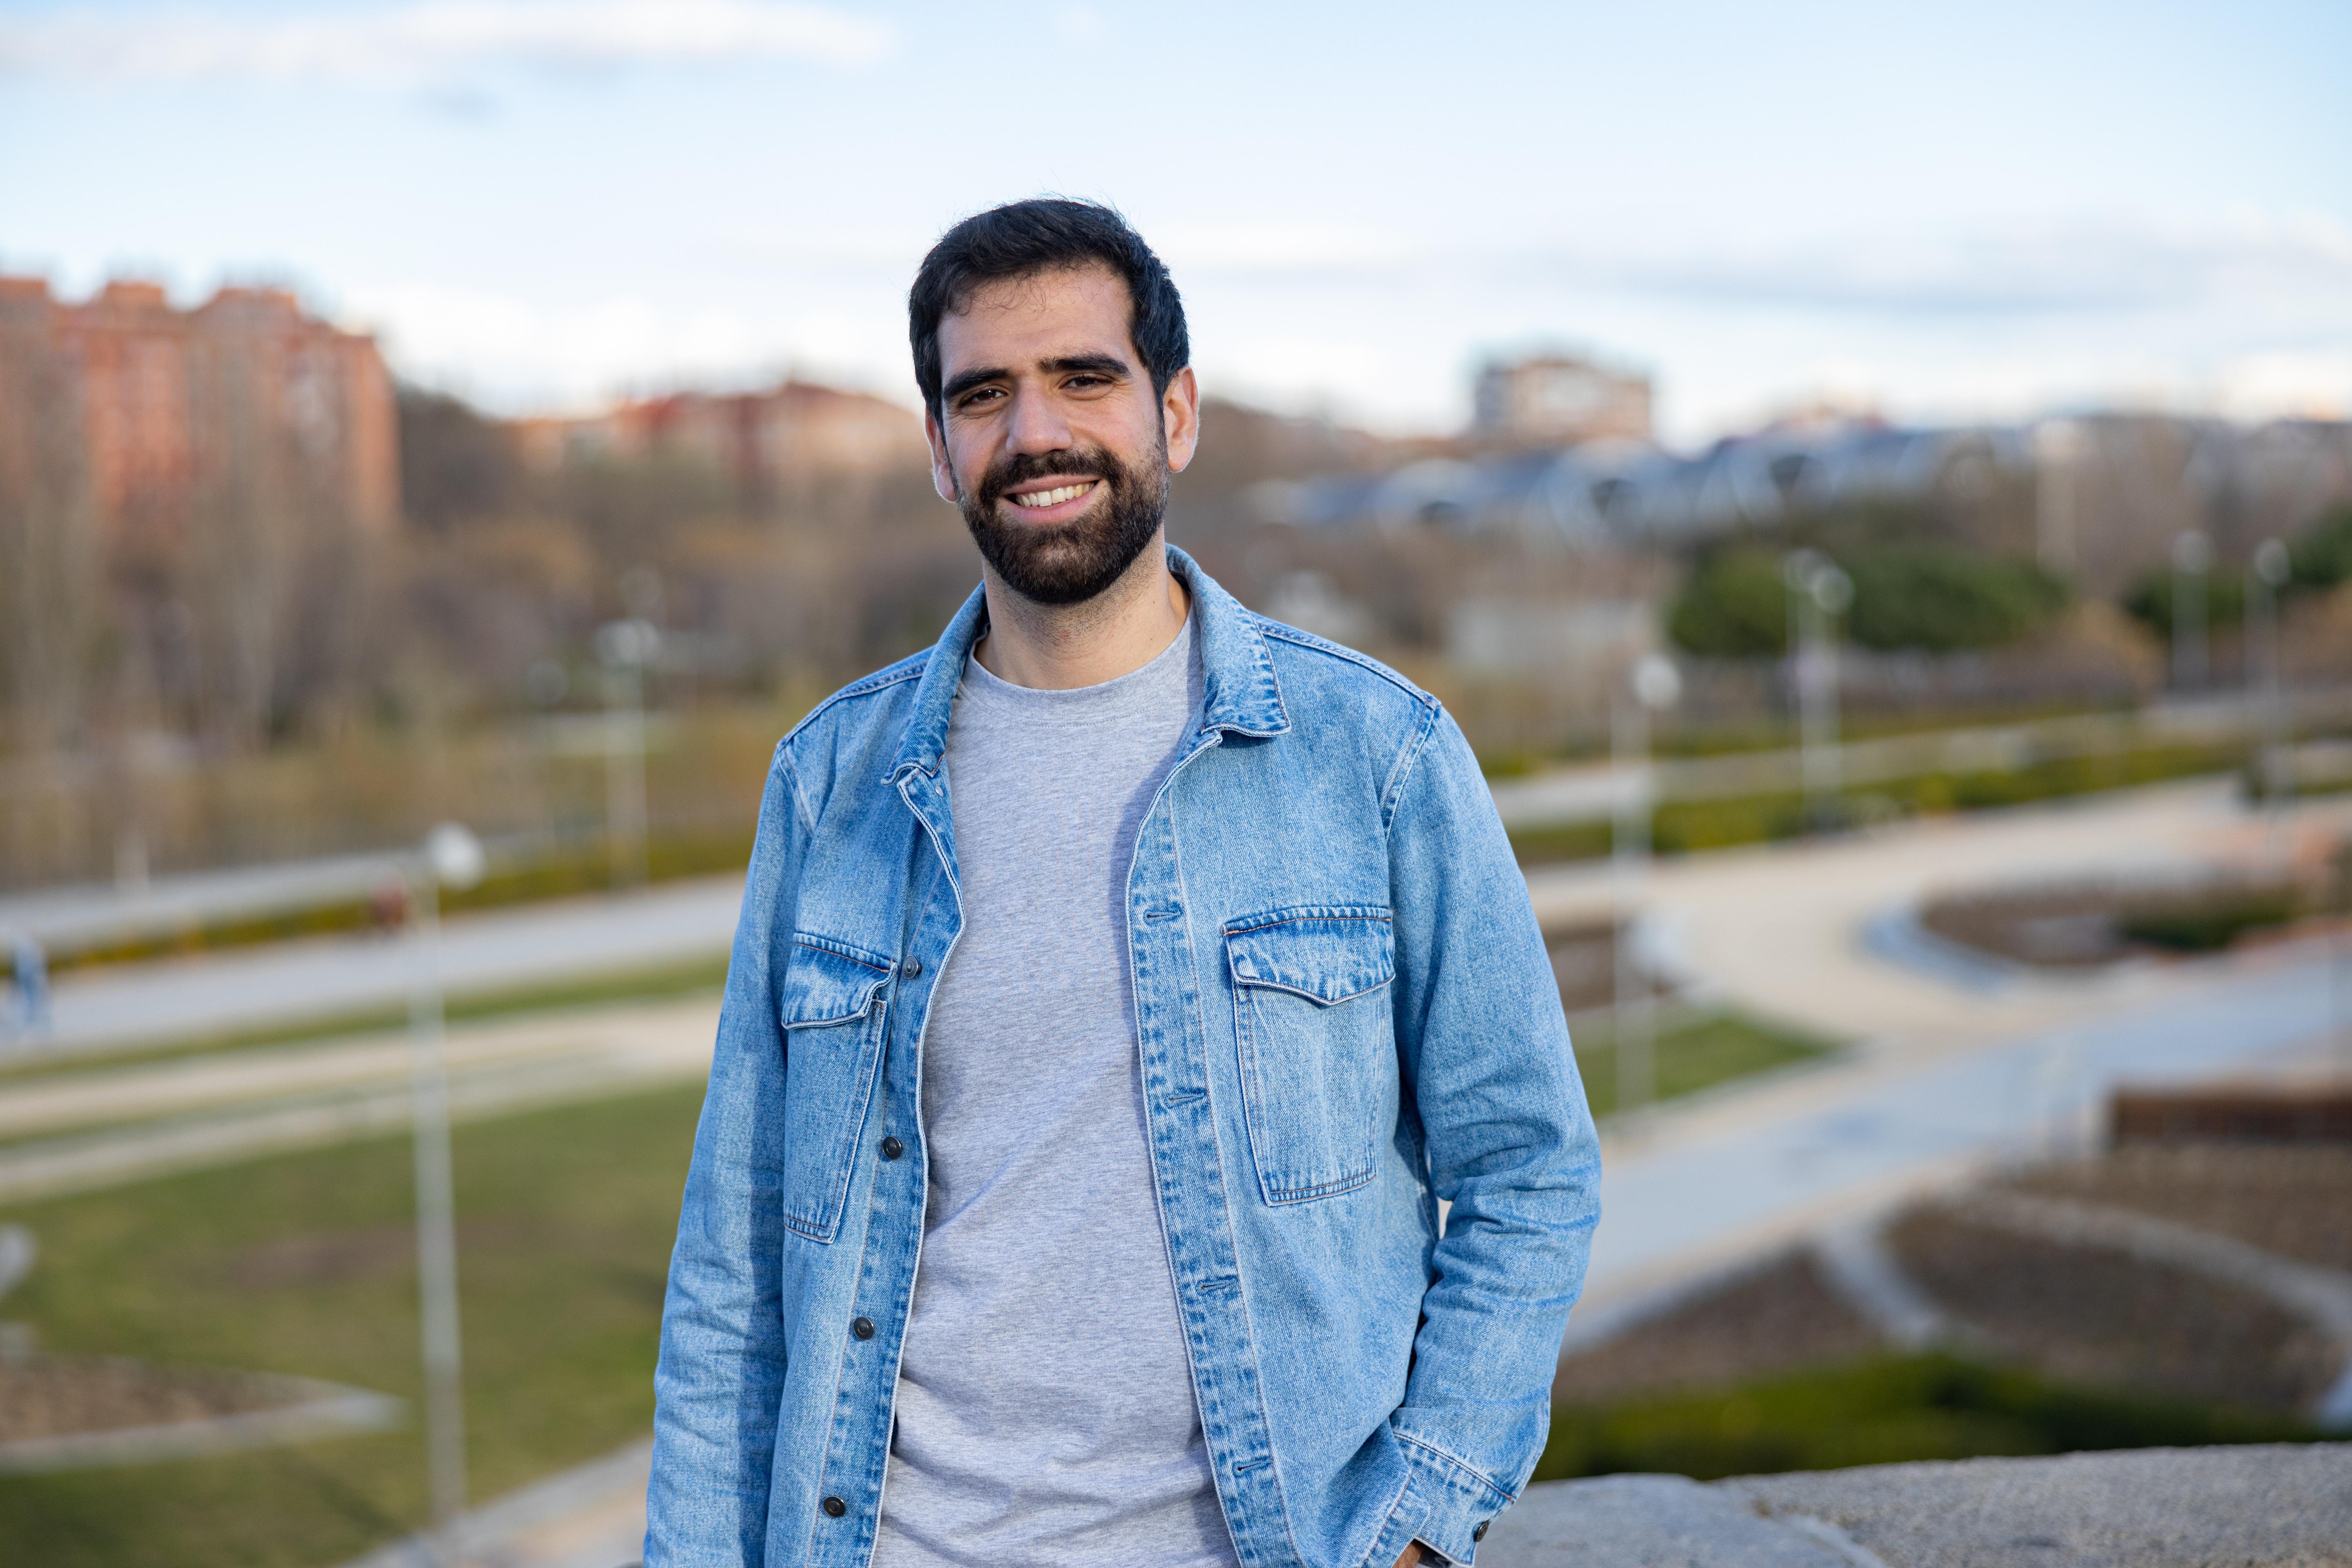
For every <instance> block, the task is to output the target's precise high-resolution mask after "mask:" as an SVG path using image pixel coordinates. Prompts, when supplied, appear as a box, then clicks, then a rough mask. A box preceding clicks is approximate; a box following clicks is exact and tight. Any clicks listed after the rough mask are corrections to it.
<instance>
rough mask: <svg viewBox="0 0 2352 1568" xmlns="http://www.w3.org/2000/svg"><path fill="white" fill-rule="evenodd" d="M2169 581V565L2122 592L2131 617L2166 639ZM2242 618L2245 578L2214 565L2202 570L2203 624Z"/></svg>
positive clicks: (2169, 616) (2235, 621)
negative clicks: (2203, 574) (2206, 570)
mask: <svg viewBox="0 0 2352 1568" xmlns="http://www.w3.org/2000/svg"><path fill="white" fill-rule="evenodd" d="M2172 605H2173V582H2172V571H2171V569H2170V568H2169V567H2159V568H2158V569H2157V570H2155V571H2153V572H2150V573H2148V574H2147V575H2146V576H2144V577H2142V578H2141V579H2140V580H2139V581H2138V582H2137V583H2136V584H2133V585H2132V590H2131V592H2130V593H2128V594H2126V595H2124V609H2125V610H2126V612H2127V613H2128V614H2129V615H2130V616H2131V617H2132V618H2133V619H2134V620H2136V621H2138V622H2140V623H2141V624H2142V625H2144V626H2147V629H2148V630H2150V631H2152V632H2154V633H2155V634H2156V635H2157V636H2158V637H2162V638H2163V639H2164V640H2165V641H2166V642H2170V641H2171V640H2172ZM2245 618H2246V579H2245V574H2243V573H2241V572H2237V571H2234V570H2231V569H2228V568H2222V567H2216V568H2215V569H2214V570H2212V571H2210V572H2208V573H2207V574H2205V625H2206V626H2208V627H2214V626H2236V625H2237V624H2238V623H2239V622H2240V621H2242V620H2244V619H2245Z"/></svg>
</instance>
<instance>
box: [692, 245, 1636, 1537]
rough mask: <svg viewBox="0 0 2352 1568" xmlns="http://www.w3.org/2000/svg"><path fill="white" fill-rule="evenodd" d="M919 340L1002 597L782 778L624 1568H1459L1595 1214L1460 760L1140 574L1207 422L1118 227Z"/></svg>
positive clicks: (837, 716)
mask: <svg viewBox="0 0 2352 1568" xmlns="http://www.w3.org/2000/svg"><path fill="white" fill-rule="evenodd" d="M909 316H910V325H911V331H912V337H913V343H914V354H915V378H916V382H917V384H918V385H919V388H920V390H921V393H922V397H923V405H924V409H925V428H926V430H927V431H928V433H929V439H930V447H931V467H932V474H933V478H934V480H935V482H936V483H937V485H938V487H939V490H940V495H941V496H942V497H944V498H946V499H947V500H950V501H953V502H954V503H955V504H956V505H957V506H959V507H960V508H961V510H962V512H963V516H964V521H966V522H967V523H968V524H969V525H970V526H971V533H972V537H973V539H974V540H975V541H976V542H978V544H979V547H980V555H981V565H982V583H981V586H980V588H979V589H978V591H976V592H975V593H973V595H971V599H970V600H969V601H968V602H966V604H965V605H964V606H963V608H962V610H961V612H959V613H958V614H957V616H956V617H955V618H954V620H953V621H951V622H950V624H949V626H948V628H947V630H946V632H945V633H944V634H943V635H942V636H941V637H940V641H939V643H938V645H937V646H936V647H933V648H931V649H929V651H928V652H925V653H922V654H919V655H917V656H916V657H914V658H909V659H908V660H906V661H905V662H903V663H901V664H898V665H895V666H893V667H891V668H888V669H886V670H883V671H881V672H880V673H879V674H877V675H874V676H870V677H868V678H867V679H864V680H861V681H858V682H857V683H856V684H855V685H852V686H849V687H846V688H845V689H842V690H841V691H839V692H837V693H835V695H834V696H833V697H831V698H829V699H827V700H825V701H824V702H823V703H821V704H819V705H818V707H817V708H816V709H815V710H814V711H813V712H812V713H811V714H810V715H809V716H808V718H807V719H805V720H804V721H802V723H801V724H800V726H799V727H798V728H797V729H795V730H794V731H793V732H792V733H791V734H789V735H787V736H786V737H784V740H783V742H782V744H780V745H779V746H778V747H777V750H776V754H775V761H774V764H773V767H772V771H771V773H770V775H769V778H768V786H767V794H766V797H765V801H764V803H763V805H762V806H761V821H760V832H759V839H758V843H757V847H755V848H754V850H753V852H752V859H751V875H750V881H749V885H748V886H747V888H746V889H745V891H744V901H743V913H742V919H741V923H740V926H739V927H738V930H737V934H736V941H735V951H734V958H733V962H732V963H731V965H730V969H729V973H728V980H727V998H726V1004H725V1008H724V1011H723V1013H722V1015H721V1017H720V1020H719V1042H718V1052H717V1057H716V1059H715V1061H714V1062H713V1065H712V1069H711V1078H710V1088H709V1097H708V1099H707V1100H706V1101H705V1103H704V1108H703V1113H702V1123H701V1129H700V1131H699V1133H698V1137H697V1140H696V1144H695V1152H694V1163H693V1170H692V1173H691V1175H690V1176H689V1177H688V1183H687V1190H686V1199H685V1206H684V1212H683V1214H682V1215H681V1217H680V1220H679V1225H678V1239H677V1252H676V1255H675V1258H674V1259H673V1261H672V1264H671V1268H670V1277H669V1295H668V1301H667V1308H666V1310H665V1313H664V1319H663V1326H662V1348H661V1363H660V1367H659V1371H658V1372H657V1373H656V1395H657V1407H656V1423H655V1425H656V1444H655V1450H654V1473H653V1485H652V1489H651V1493H650V1498H649V1506H648V1530H647V1533H646V1564H647V1568H718V1565H719V1564H727V1565H730V1568H733V1565H739V1564H746V1565H748V1564H761V1563H794V1564H800V1563H809V1564H815V1565H818V1568H835V1565H838V1568H867V1565H868V1564H872V1565H873V1568H942V1565H947V1564H957V1565H971V1568H983V1565H985V1568H1016V1565H1017V1568H1212V1565H1216V1568H1223V1565H1229V1564H1247V1565H1249V1568H1389V1565H1390V1564H1391V1563H1395V1564H1410V1563H1415V1562H1445V1563H1470V1562H1471V1561H1472V1560H1473V1559H1474V1557H1475V1554H1476V1550H1477V1542H1479V1540H1480V1539H1481V1538H1483V1537H1484V1536H1485V1534H1486V1526H1487V1523H1488V1521H1491V1520H1492V1519H1493V1518H1494V1517H1495V1515H1496V1514H1497V1513H1498V1512H1500V1511H1501V1510H1503V1509H1504V1508H1505V1507H1506V1506H1507V1505H1508V1504H1509V1503H1510V1502H1511V1500H1512V1499H1513V1498H1514V1497H1515V1496H1516V1495H1517V1492H1518V1490H1519V1489H1520V1487H1521V1486H1522V1485H1523V1484H1524V1483H1525V1481H1526V1479H1527V1477H1528V1472H1529V1471H1530V1470H1531V1469H1532V1468H1534V1466H1535V1462H1536V1458H1537V1456H1538V1454H1539V1453H1540V1451H1541V1450H1542V1447H1543V1441H1544V1435H1545V1431H1546V1428H1547V1425H1548V1422H1549V1415H1550V1404H1549V1393H1550V1383H1551V1375H1552V1369H1553V1365H1554V1360H1555V1356H1556V1353H1557V1352H1558V1349H1559V1342H1560V1336H1561V1333H1562V1331H1563V1330H1564V1329H1565V1327H1566V1325H1567V1320H1568V1313H1569V1309H1570V1306H1571V1304H1572V1303H1573V1302H1574V1300H1575V1299H1576V1295H1577V1292H1578V1290H1579V1289H1580V1286H1581V1284H1582V1280H1583V1275H1584V1266H1585V1258H1586V1253H1587V1249H1588V1247H1589V1244H1590V1240H1591V1230H1592V1226H1593V1224H1594V1221H1595V1219H1596V1217H1597V1214H1598V1208H1597V1200H1596V1194H1597V1189H1598V1183H1599V1174H1600V1166H1599V1159H1598V1154H1597V1148H1598V1145H1597V1141H1596V1139H1595V1137H1594V1133H1593V1128H1592V1121H1591V1114H1590V1112H1589V1111H1588V1110H1587V1108H1586V1105H1585V1100H1584V1093H1583V1088H1582V1085H1581V1084H1580V1082H1579V1080H1578V1078H1577V1073H1576V1063H1575V1058H1574V1057H1573V1055H1572V1054H1571V1053H1570V1047H1569V1040H1568V1030H1567V1026H1566V1023H1565V1021H1564V1020H1563V1018H1562V1016H1561V1014H1560V1005H1559V991H1558V989H1557V987H1556V985H1555V984H1554V982H1553V979H1552V973H1551V968H1550V965H1549V962H1548V961H1547V958H1546V955H1545V952H1544V946H1543V942H1542V940H1541V938H1540V936H1539V935H1538V931H1537V928H1536V922H1535V919H1534V916H1533V914H1532V912H1531V911H1530V910H1529V908H1528V896H1527V889H1526V886H1525V884H1524V883H1523V882H1522V881H1521V879H1520V878H1519V874H1518V870H1517V867H1516V865H1515V864H1514V862H1513V859H1512V856H1511V851H1510V846H1509V844H1508V842H1507V839H1506V838H1505V837H1504V835H1503V830H1502V827H1501V825H1500V824H1499V823H1498V822H1497V820H1496V816H1495V809H1494V805H1493V804H1492V802H1491V800H1490V799H1489V797H1488V795H1487V793H1486V786H1485V784H1484V783H1483V782H1482V780H1481V778H1480V775H1479V771H1478V766H1477V763H1476V762H1475V759H1474V758H1473V757H1472V755H1471V752H1470V748H1469V746H1468V745H1467V743H1466V742H1465V741H1464V740H1463V737H1462V733H1461V731H1459V730H1458V729H1457V728H1456V727H1455V726H1454V721H1452V720H1451V719H1450V718H1449V717H1448V716H1447V715H1446V713H1445V711H1444V709H1443V708H1441V707H1440V706H1439V705H1438V703H1437V701H1436V700H1434V699H1433V698H1432V697H1430V696H1429V695H1428V694H1427V693H1425V692H1423V691H1422V690H1420V689H1417V688H1415V687H1414V686H1413V685H1412V683H1411V682H1409V681H1407V680H1405V679H1403V678H1402V677H1401V676H1399V675H1397V674H1396V673H1394V672H1393V671H1391V670H1389V669H1387V668H1383V667H1382V666H1381V665H1379V664H1376V663H1374V662H1373V661H1372V660H1370V659H1369V658H1364V657H1362V656H1361V655H1360V654H1356V653H1354V652H1351V651H1349V649H1347V648H1344V647H1338V646H1336V645H1334V644H1332V643H1328V642H1326V641H1324V640H1322V639H1321V638H1319V637H1310V636H1308V635H1307V634H1306V633H1304V632H1300V631H1297V630H1294V629H1292V628H1291V627H1288V626H1280V625H1277V624H1276V623H1275V622H1272V621H1269V620H1266V619H1265V618H1264V617H1263V616H1256V615H1253V614H1252V613H1251V612H1249V611H1248V610H1246V609H1244V607H1243V606H1242V605H1240V604H1239V603H1238V602H1237V601H1235V600H1234V598H1233V597H1232V596H1231V595H1228V594H1226V593H1225V592H1224V590H1223V589H1222V588H1220V587H1218V586H1217V584H1215V583H1213V582H1212V581H1211V580H1210V579H1209V577H1208V576H1207V574H1204V573H1203V572H1202V570H1201V569H1200V567H1199V566H1197V565H1196V564H1194V563H1193V562H1192V560H1191V559H1190V558H1189V557H1187V556H1186V555H1185V554H1184V553H1183V552H1181V551H1178V550H1175V549H1172V548H1170V547H1169V546H1168V544H1167V542H1166V540H1165V537H1164V533H1163V531H1162V526H1161V514H1162V512H1163V510H1164V508H1165V505H1166V501H1167V497H1168V488H1169V480H1170V477H1171V475H1173V474H1175V473H1178V472H1181V470H1182V469H1183V468H1184V467H1185V465H1186V464H1187V463H1189V462H1190V461H1191V460H1192V453H1193V448H1194V446H1195V444H1196V442H1197V441H1198V438H1199V435H1200V404H1199V393H1198V390H1197V387H1196V384H1195V381H1194V378H1193V374H1192V369H1191V368H1190V363H1189V360H1190V352H1189V343H1188V339H1187V333H1186V329H1185V324H1184V315H1183V307H1182V304H1181V300H1179V299H1178V296H1177V292H1176V289H1175V286H1174V284H1173V283H1172V282H1171V280H1170V279H1169V277H1168V273H1167V270H1166V268H1163V267H1162V266H1161V265H1160V260H1159V258H1157V257H1155V256H1154V255H1153V254H1152V252H1151V250H1150V247H1148V246H1146V245H1145V244H1144V243H1143V241H1142V239H1141V238H1140V237H1138V236H1137V235H1136V234H1135V233H1134V231H1133V230H1131V229H1130V228H1129V226H1127V224H1126V223H1125V222H1124V221H1123V220H1122V219H1121V218H1120V217H1119V216H1118V215H1117V214H1116V213H1114V212H1112V211H1110V210H1109V209H1108V208H1105V207H1101V206H1097V205H1092V204H1088V203H1081V202H1068V201H1045V200H1041V201H1027V202H1018V203H1014V204H1013V205H1009V206H1003V207H998V208H996V209H994V210H993V211H990V212H986V213H982V214H981V215H980V216H976V217H972V218H969V219H967V220H965V221H964V222H962V223H961V224H958V225H957V226H955V227H954V228H952V229H950V230H949V231H948V233H947V235H946V236H945V237H942V238H941V239H940V242H939V244H938V246H937V247H934V248H933V249H932V250H931V252H930V254H929V256H927V257H926V258H924V261H923V264H922V268H921V270H920V272H919V274H918V275H917V277H916V279H915V283H914V288H913V289H912V291H911V294H910V297H909ZM1441 1216H1443V1217H1441Z"/></svg>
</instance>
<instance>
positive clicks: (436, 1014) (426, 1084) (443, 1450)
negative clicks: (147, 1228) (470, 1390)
mask: <svg viewBox="0 0 2352 1568" xmlns="http://www.w3.org/2000/svg"><path fill="white" fill-rule="evenodd" d="M482 871H483V856H482V846H481V843H480V841H479V840H478V839H476V838H475V837H474V836H473V835H472V834H471V833H469V832H467V830H466V829H465V828H463V827H461V826H458V825H457V824H456V823H454V822H445V823H442V824H441V825H440V826H437V827H436V828H434V829H433V831H432V832H431V833H428V834H427V835H425V844H424V847H423V848H422V849H421V851H420V852H419V853H418V854H417V855H416V856H415V858H414V859H413V860H412V862H411V864H410V866H409V877H408V880H409V896H410V901H409V925H410V931H411V934H412V939H413V942H414V943H415V963H414V965H413V967H412V969H411V978H410V990H409V1002H408V1026H409V1042H410V1073H409V1089H410V1096H409V1099H410V1106H409V1109H410V1117H411V1122H412V1126H413V1128H414V1132H415V1150H416V1291H417V1306H418V1315H419V1317H420V1318H421V1320H422V1321H423V1325H424V1354H425V1468H426V1472H427V1474H428V1476H429V1478H430V1481H431V1487H432V1496H433V1531H434V1536H435V1540H436V1548H435V1555H436V1557H437V1558H438V1559H439V1560H440V1561H442V1562H443V1563H457V1561H458V1560H459V1558H460V1557H461V1555H462V1550H461V1543H460V1542H458V1540H457V1530H458V1520H459V1518H460V1516H461V1515H462V1514H463V1513H464V1512H465V1510H466V1405H465V1390H464V1384H463V1378H462V1372H463V1365H464V1353H463V1349H462V1335H461V1333H460V1331H459V1326H458V1314H457V1213H456V1194H455V1191H454V1184H453V1181H452V1178H451V1175H450V1168H449V1068H448V1062H447V1059H446V1055H445V1053H444V1051H443V1047H442V1025H443V1007H442V1000H441V953H440V947H441V889H442V887H443V885H445V884H446V885H447V886H449V887H451V888H456V889H466V888H470V887H472V886H473V885H474V884H475V883H477V882H478V881H480V880H481V879H482Z"/></svg>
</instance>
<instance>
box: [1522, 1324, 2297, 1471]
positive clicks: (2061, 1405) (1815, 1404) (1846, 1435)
mask: <svg viewBox="0 0 2352 1568" xmlns="http://www.w3.org/2000/svg"><path fill="white" fill-rule="evenodd" d="M2315 1436H2316V1434H2315V1433H2314V1432H2313V1431H2312V1430H2311V1429H2310V1428H2309V1427H2307V1426H2305V1425H2304V1424H2303V1423H2301V1422H2299V1421H2294V1420H2292V1419H2289V1418H2286V1417H2282V1416H2275V1415H2263V1414H2260V1413H2256V1412H2252V1411H2241V1410H2234V1409H2217V1408H2213V1407H2210V1406H2207V1405H2199V1404H2194V1403H2190V1402H2187V1401H2180V1400H2171V1399H2156V1398H2149V1397H2147V1396H2144V1395H2139V1394H2126V1393H2122V1392H2112V1391H2108V1390H2104V1389H2092V1388H2082V1387H2075V1386H2070V1385H2068V1384H2060V1383H2056V1382H2053V1381H2050V1380H2048V1379H2044V1378H2042V1377H2039V1376H2037V1375H2035V1374H2033V1373H2027V1372H2022V1371H2015V1370H2005V1369H1995V1368H1991V1367H1986V1366H1980V1365H1978V1364H1975V1363H1970V1362H1967V1361H1962V1360H1959V1359H1958V1358H1956V1357H1953V1356H1948V1355H1887V1356H1879V1357H1873V1358H1871V1359H1869V1360H1866V1361H1863V1362H1859V1363H1851V1364H1847V1365H1840V1366H1829V1367H1822V1368H1820V1369H1817V1370H1814V1371H1811V1372H1804V1373H1796V1374H1793V1375H1790V1376H1785V1377H1777V1378H1770V1379H1766V1380H1762V1381H1759V1382H1756V1383H1751V1384H1741V1385H1739V1386H1738V1387H1734V1388H1729V1389H1723V1390H1718V1391H1716V1392H1714V1393H1710V1394H1683V1395H1670V1396H1666V1397H1661V1398H1651V1399H1639V1400H1631V1401H1627V1402H1624V1403H1622V1404H1617V1405H1605V1406H1599V1407H1593V1406H1579V1405H1559V1406H1557V1407H1555V1409H1554V1410H1553V1412H1552V1425H1551V1437H1550V1441H1549V1443H1548V1444H1547V1445H1546V1446H1545V1448H1544V1455H1543V1458H1542V1459H1541V1460H1540V1461H1539V1462H1538V1464H1537V1466H1536V1472H1535V1477H1534V1479H1537V1480H1561V1479H1569V1478H1570V1477H1575V1476H1599V1475H1610V1474H1615V1473H1619V1472H1623V1471H1646V1472H1653V1473H1664V1474H1668V1475H1685V1476H1691V1477H1695V1478H1696V1479H1700V1480H1713V1479H1718V1478H1720V1477H1724V1476H1739V1475H1759V1474H1770V1473H1772V1472H1776V1471H1784V1470H1820V1469H1837V1468H1843V1467H1846V1466H1850V1465H1882V1464H1896V1463H1902V1462H1906V1461H1910V1460H1919V1459H1963V1458H1976V1457H1979V1456H1982V1455H1997V1454H2063V1453H2074V1452H2078V1451H2082V1450H2085V1449H2101V1448H2147V1447H2170V1446H2174V1445H2188V1444H2208V1443H2273V1442H2296V1441H2310V1440H2312V1439H2313V1438H2314V1437H2315Z"/></svg>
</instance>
